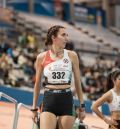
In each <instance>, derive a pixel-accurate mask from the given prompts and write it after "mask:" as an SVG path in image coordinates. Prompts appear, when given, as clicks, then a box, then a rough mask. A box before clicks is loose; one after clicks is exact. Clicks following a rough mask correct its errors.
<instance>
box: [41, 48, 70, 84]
mask: <svg viewBox="0 0 120 129" xmlns="http://www.w3.org/2000/svg"><path fill="white" fill-rule="evenodd" d="M42 66H43V68H44V69H43V74H44V76H45V84H52V85H63V84H64V85H65V84H70V83H71V79H72V63H71V60H70V58H69V56H68V51H67V50H66V49H64V55H63V57H62V59H59V60H53V59H51V57H50V50H48V51H47V52H46V55H45V58H44V60H43V63H42Z"/></svg>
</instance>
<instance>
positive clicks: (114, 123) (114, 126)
mask: <svg viewBox="0 0 120 129" xmlns="http://www.w3.org/2000/svg"><path fill="white" fill-rule="evenodd" d="M104 121H105V122H106V123H107V124H109V125H110V129H117V127H116V126H117V125H118V123H117V122H116V121H115V120H111V119H108V118H104Z"/></svg>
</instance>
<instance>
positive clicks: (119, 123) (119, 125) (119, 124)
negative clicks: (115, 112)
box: [109, 120, 120, 129]
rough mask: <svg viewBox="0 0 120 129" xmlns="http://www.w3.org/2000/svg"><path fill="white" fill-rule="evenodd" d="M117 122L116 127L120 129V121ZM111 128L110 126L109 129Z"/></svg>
mask: <svg viewBox="0 0 120 129" xmlns="http://www.w3.org/2000/svg"><path fill="white" fill-rule="evenodd" d="M116 121H117V123H118V125H116V126H115V127H117V129H120V120H116ZM110 127H111V126H110V125H109V128H110Z"/></svg>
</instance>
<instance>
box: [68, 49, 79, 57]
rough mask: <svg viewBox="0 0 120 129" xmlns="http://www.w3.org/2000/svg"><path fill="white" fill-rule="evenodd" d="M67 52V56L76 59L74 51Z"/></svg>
mask: <svg viewBox="0 0 120 129" xmlns="http://www.w3.org/2000/svg"><path fill="white" fill-rule="evenodd" d="M67 52H68V55H69V56H70V57H73V58H74V57H77V53H76V52H75V51H72V50H67Z"/></svg>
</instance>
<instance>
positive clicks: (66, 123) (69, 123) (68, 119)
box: [58, 115, 75, 129]
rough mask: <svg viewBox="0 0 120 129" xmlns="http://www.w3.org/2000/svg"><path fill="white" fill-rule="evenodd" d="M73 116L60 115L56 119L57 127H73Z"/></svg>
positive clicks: (60, 128)
mask: <svg viewBox="0 0 120 129" xmlns="http://www.w3.org/2000/svg"><path fill="white" fill-rule="evenodd" d="M74 122H75V117H74V116H67V115H65V116H60V117H59V119H58V124H59V129H73V124H74Z"/></svg>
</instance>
